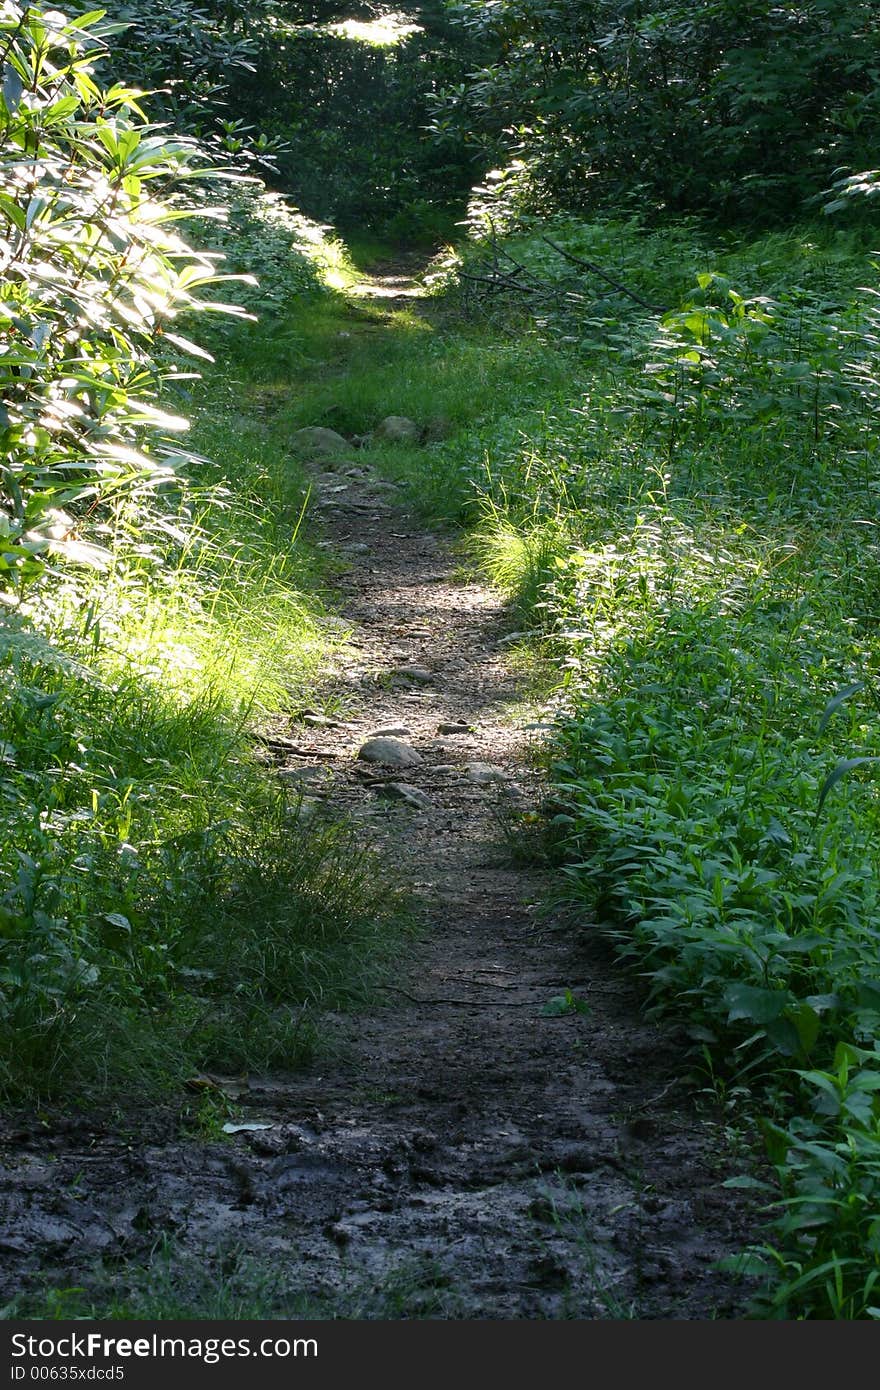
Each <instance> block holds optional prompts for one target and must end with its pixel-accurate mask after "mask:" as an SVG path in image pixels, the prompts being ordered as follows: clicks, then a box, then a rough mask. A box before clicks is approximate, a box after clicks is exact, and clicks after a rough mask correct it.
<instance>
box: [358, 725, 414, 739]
mask: <svg viewBox="0 0 880 1390" xmlns="http://www.w3.org/2000/svg"><path fill="white" fill-rule="evenodd" d="M411 733H412V730H411V729H408V728H407V726H406V725H405V724H383V726H382V728H381V729H371V730H370V732H369V733H368V734H367V738H407V737H408V736H409V735H410V734H411Z"/></svg>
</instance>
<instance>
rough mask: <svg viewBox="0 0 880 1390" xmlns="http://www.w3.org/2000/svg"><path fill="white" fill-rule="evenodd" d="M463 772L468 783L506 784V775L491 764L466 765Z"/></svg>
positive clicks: (507, 779)
mask: <svg viewBox="0 0 880 1390" xmlns="http://www.w3.org/2000/svg"><path fill="white" fill-rule="evenodd" d="M465 772H466V774H467V779H468V781H469V782H508V781H509V780H510V778H509V776H508V774H507V773H506V772H504V771H503V770H502V769H501V768H500V767H493V766H492V764H491V763H468V764H467V766H466V768H465Z"/></svg>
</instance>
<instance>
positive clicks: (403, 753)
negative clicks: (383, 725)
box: [357, 738, 422, 767]
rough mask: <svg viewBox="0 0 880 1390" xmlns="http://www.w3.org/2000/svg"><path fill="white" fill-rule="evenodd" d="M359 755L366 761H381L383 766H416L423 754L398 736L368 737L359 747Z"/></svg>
mask: <svg viewBox="0 0 880 1390" xmlns="http://www.w3.org/2000/svg"><path fill="white" fill-rule="evenodd" d="M357 756H358V757H359V758H360V759H361V761H362V762H365V763H381V765H382V766H383V767H415V765H416V764H417V763H420V762H421V761H422V758H421V754H419V753H417V752H416V750H415V749H414V748H410V746H409V744H408V743H401V742H400V739H397V738H368V739H367V741H366V743H364V744H362V745H361V747H360V748H359V749H358V752H357Z"/></svg>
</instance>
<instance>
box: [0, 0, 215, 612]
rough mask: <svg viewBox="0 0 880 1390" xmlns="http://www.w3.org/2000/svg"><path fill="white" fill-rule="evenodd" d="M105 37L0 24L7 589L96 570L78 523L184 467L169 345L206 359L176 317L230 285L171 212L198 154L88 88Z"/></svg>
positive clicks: (0, 382)
mask: <svg viewBox="0 0 880 1390" xmlns="http://www.w3.org/2000/svg"><path fill="white" fill-rule="evenodd" d="M112 32H113V26H109V27H108V26H107V25H106V24H105V23H103V22H102V21H101V20H100V18H99V17H98V16H95V15H92V16H85V17H83V18H80V19H71V20H65V18H64V16H63V15H60V14H58V13H57V12H55V11H45V10H42V9H41V8H39V7H36V6H30V7H27V8H21V7H19V6H18V5H13V4H5V5H4V8H3V11H2V15H0V44H2V47H0V53H2V57H3V96H2V99H0V115H2V128H0V231H2V234H3V235H2V242H0V273H2V277H3V280H2V286H0V585H3V586H6V585H8V584H9V583H10V582H13V583H15V582H17V581H18V580H20V579H21V578H27V577H29V576H31V575H33V574H34V573H35V572H38V571H39V567H40V563H41V561H40V557H41V556H43V555H44V554H46V553H56V554H59V553H60V554H63V555H66V556H67V557H68V558H76V559H79V560H83V561H92V562H96V563H104V562H105V561H106V555H102V554H101V552H100V551H99V550H96V549H95V548H94V546H92V547H89V546H88V545H87V544H84V541H83V538H82V537H81V536H80V535H79V534H78V527H79V526H80V524H81V523H82V522H83V520H84V519H85V518H86V517H88V518H89V519H90V522H91V532H92V534H94V532H95V531H96V529H103V530H104V531H105V532H106V531H107V528H111V529H112V527H113V526H114V525H116V524H118V522H119V520H120V515H121V514H120V511H119V507H118V502H119V499H120V498H121V497H122V496H124V497H125V498H126V499H127V500H128V502H129V503H131V502H132V501H133V500H137V499H144V498H147V497H149V496H150V495H151V494H153V493H155V490H156V489H157V488H158V487H160V486H161V485H162V484H163V483H167V481H168V480H169V478H171V477H172V476H173V470H174V466H175V462H176V460H177V459H178V458H179V456H180V455H179V451H178V449H177V448H176V446H174V445H172V444H171V443H170V442H169V433H173V432H175V431H179V430H180V429H185V428H186V421H185V420H182V419H180V418H178V417H177V416H175V415H173V414H170V413H168V412H166V411H163V410H161V409H159V408H158V406H157V404H156V397H157V394H158V390H159V387H160V384H161V381H162V379H163V376H166V375H167V374H168V368H167V366H165V365H163V361H167V359H166V358H165V351H164V349H165V345H168V347H171V348H175V349H177V350H178V351H179V353H182V354H192V353H195V354H201V355H202V356H204V355H205V354H204V352H203V351H202V350H201V349H199V348H196V347H194V346H193V345H192V344H191V343H190V342H189V340H188V339H185V338H182V337H181V336H179V335H178V334H176V333H174V332H173V320H174V318H175V317H176V315H177V314H179V313H180V312H182V311H188V312H192V311H194V310H198V309H201V310H204V309H207V308H218V307H223V306H218V305H214V304H211V303H210V302H208V301H205V300H199V299H198V298H197V292H198V290H199V289H200V288H201V287H203V286H205V285H208V284H211V283H213V282H214V281H216V280H217V279H218V278H223V277H220V276H218V274H217V270H216V267H215V265H214V263H213V261H212V260H211V258H210V257H209V256H205V255H199V254H197V253H196V252H194V251H191V250H190V248H189V246H188V245H187V244H186V242H184V241H183V240H182V239H181V237H180V236H179V234H178V233H177V231H176V230H175V223H176V222H177V221H178V219H179V217H180V216H181V214H180V212H178V211H176V210H175V209H174V208H173V207H172V206H171V205H170V204H169V202H168V201H167V200H165V201H163V193H164V194H166V195H167V193H168V191H169V190H170V189H171V187H173V186H177V185H179V184H181V183H182V182H183V181H184V180H186V179H188V178H189V177H190V176H191V175H192V174H194V173H196V172H197V170H198V165H199V162H200V161H199V150H198V147H197V146H196V145H195V144H193V143H192V142H191V141H187V140H183V139H179V138H175V137H173V136H170V135H169V134H168V133H167V132H166V131H164V130H158V129H156V128H154V127H151V126H150V125H149V124H148V123H147V121H146V119H145V117H144V115H143V112H142V110H141V108H140V107H139V105H138V102H137V99H136V97H137V94H136V93H135V92H133V91H132V90H131V89H129V88H126V87H122V86H119V85H114V86H112V87H110V88H108V89H107V90H101V89H100V88H99V87H98V86H97V85H96V83H95V81H94V78H93V76H92V74H93V70H94V64H95V61H96V59H98V58H100V56H101V55H102V53H103V52H104V50H105V42H104V41H105V39H106V38H107V36H108V35H109V34H110V33H112ZM227 307H228V306H227ZM231 311H232V310H231V309H230V312H231ZM150 432H151V433H152V436H153V439H154V443H153V444H152V445H151V444H148V443H147V442H146V441H147V434H148V433H150ZM129 518H130V519H132V513H131V512H129ZM96 522H97V523H99V526H98V527H96V525H95V523H96Z"/></svg>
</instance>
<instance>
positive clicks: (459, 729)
mask: <svg viewBox="0 0 880 1390" xmlns="http://www.w3.org/2000/svg"><path fill="white" fill-rule="evenodd" d="M437 732H438V734H471V733H473V729H472V728H471V727H470V725H468V724H465V723H464V721H463V720H461V719H459V720H457V721H456V722H455V723H450V724H447V723H443V724H440V725H438V727H437Z"/></svg>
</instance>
